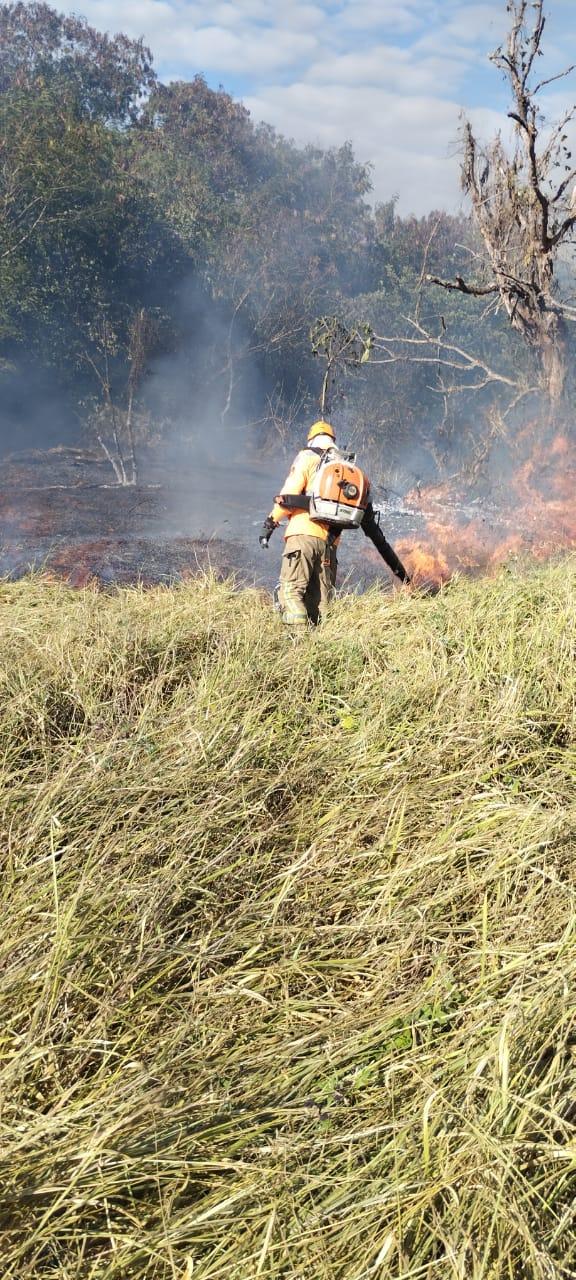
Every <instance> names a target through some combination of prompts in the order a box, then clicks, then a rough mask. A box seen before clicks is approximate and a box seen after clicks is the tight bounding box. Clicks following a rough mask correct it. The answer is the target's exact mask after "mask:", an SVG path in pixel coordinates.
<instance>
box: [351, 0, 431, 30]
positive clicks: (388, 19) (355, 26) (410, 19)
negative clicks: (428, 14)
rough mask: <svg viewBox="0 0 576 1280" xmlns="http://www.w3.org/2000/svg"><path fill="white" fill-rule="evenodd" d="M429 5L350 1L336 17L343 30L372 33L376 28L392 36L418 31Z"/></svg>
mask: <svg viewBox="0 0 576 1280" xmlns="http://www.w3.org/2000/svg"><path fill="white" fill-rule="evenodd" d="M427 8H428V5H427V4H425V3H421V4H420V5H418V4H397V3H396V0H380V2H379V3H378V2H375V0H350V3H348V4H346V5H345V6H344V8H343V9H342V10H341V11H340V13H339V14H337V15H336V19H335V21H336V23H337V25H338V26H340V27H341V28H344V29H347V30H348V32H352V31H370V30H372V29H374V28H378V29H382V30H386V31H388V32H389V33H390V34H392V33H395V34H399V33H400V34H405V33H409V32H411V31H415V30H417V28H418V27H420V25H421V23H422V19H423V18H424V17H425V11H426V10H427Z"/></svg>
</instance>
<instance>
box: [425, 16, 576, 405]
mask: <svg viewBox="0 0 576 1280" xmlns="http://www.w3.org/2000/svg"><path fill="white" fill-rule="evenodd" d="M507 8H508V10H509V12H510V14H511V25H510V31H509V34H508V39H507V42H506V46H505V47H504V46H503V47H501V48H499V49H497V50H496V51H495V53H493V54H492V57H491V61H492V62H493V63H494V65H495V66H496V67H498V69H499V70H500V71H502V72H503V74H504V76H505V78H506V79H507V81H508V84H509V87H510V90H511V96H512V106H511V110H510V111H509V112H508V115H509V118H510V119H511V120H512V121H513V122H514V126H515V145H514V148H513V151H512V153H511V154H508V153H507V152H506V150H505V147H504V145H503V143H502V139H501V138H500V136H498V137H496V138H495V139H494V140H493V141H492V143H491V144H490V145H489V146H487V147H480V146H479V145H478V143H477V141H476V138H475V136H474V133H473V131H472V126H471V124H470V123H469V122H468V121H467V122H465V125H464V155H463V161H462V186H463V189H464V191H465V192H466V194H467V195H468V196H469V198H470V201H471V204H472V212H473V216H474V220H475V223H476V226H477V229H478V231H479V234H480V237H481V240H482V243H483V246H484V250H485V255H486V257H485V263H484V271H483V278H481V279H480V280H478V281H477V282H466V281H464V280H463V279H462V277H459V276H457V277H456V279H455V281H446V280H439V279H438V278H437V277H435V276H429V277H428V279H429V280H430V281H431V282H432V283H434V284H437V285H440V286H441V287H442V288H445V289H446V288H447V289H457V290H459V291H460V292H461V293H466V294H471V295H473V296H483V295H486V294H490V293H493V294H494V295H495V297H496V298H497V299H498V301H499V302H500V304H501V305H502V306H503V307H504V310H505V311H506V314H507V316H508V318H509V320H510V323H511V325H512V326H513V328H514V329H515V330H516V331H517V332H518V333H520V334H521V336H522V338H523V339H524V341H525V342H526V343H527V345H528V346H529V347H530V349H531V350H532V351H534V353H535V355H536V358H537V362H538V370H539V382H540V386H541V387H542V389H543V390H544V391H545V392H546V394H547V396H548V398H549V400H550V403H551V405H552V406H553V407H556V406H558V404H559V402H560V401H561V400H562V399H563V396H564V392H565V387H566V377H567V371H568V334H567V322H568V321H573V320H575V319H576V311H575V310H574V308H573V307H570V306H569V305H568V304H567V303H565V302H563V301H562V298H561V296H560V294H559V291H558V288H557V285H556V280H555V275H554V269H555V264H556V260H557V257H558V252H559V249H560V246H561V245H562V244H563V243H564V242H565V241H566V240H567V238H568V236H569V233H570V232H571V230H572V227H573V226H574V223H575V222H576V206H575V201H574V192H573V190H572V188H573V183H574V179H575V178H576V169H574V168H573V166H572V164H571V152H570V150H569V147H568V143H567V135H566V132H565V131H566V126H567V124H568V122H569V120H571V119H572V116H573V115H574V111H575V108H574V107H571V108H570V110H569V111H567V112H566V114H565V115H564V117H563V119H562V120H561V121H560V122H559V123H557V124H556V125H555V126H554V127H553V128H552V129H551V131H547V132H546V134H545V135H543V134H542V127H541V124H540V118H539V94H540V91H541V90H542V89H543V88H544V87H545V86H546V85H548V84H549V83H550V80H549V79H548V80H541V81H540V82H539V83H534V82H533V80H534V77H533V72H534V68H535V64H536V59H537V58H538V56H539V55H540V54H541V44H542V36H543V33H544V27H545V22H546V19H545V16H544V14H543V0H535V2H534V0H532V3H529V0H509V2H508V4H507ZM529 10H530V11H531V12H532V13H533V14H534V17H533V19H532V22H531V23H529V21H528V11H529ZM572 70H574V68H573V67H569V68H568V69H567V70H566V71H564V72H562V73H561V76H554V77H552V78H553V79H554V80H556V79H560V78H562V77H563V76H566V75H568V74H569V72H571V71H572Z"/></svg>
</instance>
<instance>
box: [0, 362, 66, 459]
mask: <svg viewBox="0 0 576 1280" xmlns="http://www.w3.org/2000/svg"><path fill="white" fill-rule="evenodd" d="M75 404H76V396H75V395H74V393H73V390H72V389H70V390H69V391H68V393H67V392H66V390H65V389H64V388H63V387H62V383H61V380H59V377H58V374H57V373H56V371H55V370H51V369H46V368H43V367H42V366H41V365H39V364H38V362H37V361H36V360H31V359H26V358H24V359H22V358H20V359H19V362H18V365H17V366H11V365H10V364H9V365H8V368H7V369H6V370H5V371H3V372H2V394H1V397H0V456H1V457H5V456H6V455H7V454H10V453H13V452H15V451H21V450H26V449H52V448H54V447H56V446H57V445H62V444H71V443H73V442H74V441H77V440H78V438H79V435H80V423H79V419H78V415H77V412H76V411H75Z"/></svg>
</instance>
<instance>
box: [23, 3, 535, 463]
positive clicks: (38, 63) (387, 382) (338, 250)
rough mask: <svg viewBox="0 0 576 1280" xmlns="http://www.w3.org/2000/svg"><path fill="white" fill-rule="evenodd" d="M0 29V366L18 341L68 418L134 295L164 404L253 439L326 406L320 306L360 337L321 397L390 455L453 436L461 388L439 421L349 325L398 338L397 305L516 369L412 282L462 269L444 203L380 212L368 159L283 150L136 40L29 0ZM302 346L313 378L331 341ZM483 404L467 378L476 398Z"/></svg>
mask: <svg viewBox="0 0 576 1280" xmlns="http://www.w3.org/2000/svg"><path fill="white" fill-rule="evenodd" d="M0 39H1V40H2V43H3V64H2V79H1V81H0V89H1V91H2V96H1V99H0V242H1V245H2V252H1V254H0V364H1V363H3V365H4V366H5V367H6V366H8V365H9V366H10V367H11V370H12V372H11V374H10V377H11V378H13V379H17V378H18V370H19V368H21V370H22V374H21V376H23V377H25V376H26V374H25V370H26V367H27V365H26V362H27V361H28V360H29V358H30V354H31V353H32V354H33V357H34V360H35V363H36V364H37V366H39V367H40V368H49V369H51V370H52V371H54V370H55V371H56V373H57V376H58V378H59V379H60V383H61V386H62V389H63V392H66V393H67V394H69V395H70V396H71V398H72V399H73V400H74V403H75V406H76V410H77V412H78V414H79V416H80V417H81V418H86V415H87V413H88V410H89V407H90V406H91V405H93V403H94V401H95V400H98V397H101V378H100V377H99V374H98V372H97V371H95V368H94V366H95V365H96V366H98V369H100V364H99V361H100V359H101V348H102V342H101V334H102V331H103V327H105V329H106V333H107V335H108V337H107V343H108V347H109V365H108V370H107V373H106V377H107V378H108V379H109V382H110V387H111V392H112V395H113V396H114V395H117V394H120V390H119V389H121V388H122V387H125V386H126V383H127V379H128V378H129V349H130V338H129V335H130V332H131V331H132V328H133V325H134V321H135V317H136V316H137V315H139V314H141V313H142V311H143V310H144V311H146V312H147V313H151V314H152V313H153V314H154V317H155V321H156V324H157V328H158V332H159V333H160V332H161V334H162V349H163V352H164V353H165V354H170V353H172V354H174V355H177V356H178V367H179V374H178V377H179V379H180V384H179V387H178V389H177V392H178V393H177V394H176V395H175V397H174V403H173V404H172V403H170V404H168V403H166V404H165V406H164V411H165V417H166V418H170V419H171V420H172V422H175V423H177V422H178V415H179V414H180V415H182V414H183V409H182V406H183V405H184V406H186V409H185V416H186V420H187V418H188V415H189V406H190V404H191V403H196V402H200V403H202V405H203V406H204V405H205V404H206V403H207V402H209V403H210V405H211V410H212V412H213V413H214V414H215V415H216V416H218V415H220V416H221V418H222V420H223V421H229V422H230V423H232V422H234V421H237V420H242V421H244V422H246V421H247V422H250V421H251V422H254V423H256V422H258V423H260V428H259V429H260V439H261V441H262V443H263V444H266V442H267V439H268V438H269V437H270V435H271V432H270V426H271V422H272V421H273V423H274V432H273V433H272V438H273V440H274V441H276V440H277V433H278V430H280V432H281V435H282V436H283V438H284V440H285V442H286V443H287V444H289V443H290V439H289V436H290V432H295V431H297V432H300V430H301V427H302V418H303V417H306V416H308V415H310V414H313V415H316V414H317V413H318V411H319V408H321V407H322V405H325V404H326V402H327V401H326V394H327V392H328V390H329V387H328V383H330V377H328V383H327V382H326V379H324V385H323V383H322V373H320V371H319V361H318V359H317V358H315V355H316V356H317V355H318V353H319V351H320V347H319V345H318V341H317V338H318V334H319V332H320V331H319V330H318V329H317V330H315V334H316V337H315V338H314V339H313V342H312V346H311V344H310V330H311V329H312V328H313V327H314V326H315V325H317V323H318V317H336V318H337V319H336V321H335V323H337V324H339V325H341V326H343V328H344V330H345V331H347V332H350V333H353V334H355V335H356V338H355V339H354V342H358V343H359V344H360V345H359V348H358V350H359V352H360V354H359V356H358V359H356V356H355V355H353V358H352V359H348V357H347V358H346V359H344V357H343V355H342V353H341V355H340V356H338V360H337V363H338V362H339V364H340V366H341V369H342V372H343V373H345V372H346V371H353V372H354V377H353V378H351V379H348V378H346V377H343V378H341V379H340V381H339V385H338V387H337V389H336V395H335V402H334V411H335V412H336V413H337V414H338V415H339V418H340V420H341V423H342V426H346V427H347V428H348V429H352V431H353V434H354V437H355V440H356V443H358V444H363V445H368V444H372V445H374V447H375V449H376V451H377V452H379V453H380V455H381V454H382V451H383V449H385V450H386V454H387V457H388V459H393V457H394V454H395V453H396V455H399V454H400V453H401V452H402V451H404V452H405V451H406V448H405V446H406V443H407V442H408V441H410V442H412V444H413V445H414V446H415V447H416V448H420V449H421V450H423V451H425V450H426V449H428V448H429V446H430V442H431V441H432V440H437V438H438V432H439V430H440V429H441V431H442V432H443V433H444V443H445V445H446V448H448V447H449V446H450V447H452V443H453V442H452V441H451V432H452V433H453V432H454V431H455V430H456V429H457V430H458V431H459V432H460V435H461V436H462V438H463V439H464V437H465V436H466V428H465V427H463V426H462V421H464V423H466V421H469V423H470V435H471V437H473V435H474V429H476V430H477V429H478V422H479V420H480V417H481V415H480V414H479V412H478V404H476V402H474V405H473V404H472V402H470V404H468V403H467V402H466V398H464V400H463V401H459V402H458V418H457V419H456V418H455V417H453V416H452V415H451V402H450V405H448V404H447V400H446V397H445V396H444V393H443V386H442V379H441V378H440V376H439V370H438V368H435V367H434V365H433V364H432V365H430V364H427V365H417V364H414V363H412V362H410V361H408V360H405V361H403V362H401V363H396V364H387V363H386V361H385V360H382V359H380V358H379V359H378V360H375V359H373V352H372V351H371V337H370V334H371V331H372V330H374V331H375V332H380V333H382V332H386V333H391V332H392V333H404V334H405V333H409V332H410V327H409V326H410V319H411V318H413V317H414V316H415V315H416V316H418V317H419V318H420V319H421V320H422V321H423V322H425V323H426V324H428V325H430V326H431V327H432V329H434V326H439V325H440V324H442V325H444V326H445V328H446V330H447V332H448V333H449V335H450V338H451V339H452V340H453V341H456V342H461V343H462V344H463V345H464V346H465V347H467V348H470V347H471V348H473V349H474V350H475V351H477V352H478V353H479V354H480V355H481V356H482V357H483V358H485V359H488V360H489V361H490V360H495V361H497V362H499V366H500V367H501V368H502V369H503V370H506V369H507V368H508V369H517V368H518V364H519V361H520V360H522V359H525V357H524V356H523V355H522V354H521V353H519V352H518V349H517V344H516V343H515V342H514V341H513V340H512V338H511V336H510V331H509V327H508V326H507V323H506V321H505V320H504V319H503V318H502V316H499V315H497V314H495V313H491V314H489V315H486V314H485V313H484V311H483V310H482V305H481V304H480V303H478V304H474V302H473V301H472V300H470V299H467V298H463V297H460V296H459V295H457V294H449V295H446V294H442V295H441V296H440V295H439V291H438V290H436V291H434V290H432V289H430V288H426V287H425V286H424V283H423V282H424V277H425V275H426V273H431V272H432V273H438V274H440V275H443V276H453V275H454V274H456V273H457V272H459V271H464V270H465V267H466V265H467V263H468V261H469V258H470V254H471V253H473V252H475V250H476V249H477V245H476V242H475V240H474V236H473V233H472V230H471V227H470V225H469V222H468V221H467V220H466V219H463V218H461V217H450V216H449V215H447V214H445V213H441V212H440V213H438V214H431V215H430V216H428V217H426V218H422V219H417V218H402V217H399V216H398V215H397V213H396V210H395V203H394V200H393V199H391V200H390V201H389V202H388V203H387V204H385V205H380V206H378V207H377V208H376V209H375V210H372V209H371V208H370V206H369V205H368V203H367V199H366V197H367V196H368V194H369V192H370V172H369V167H368V166H366V165H362V164H360V163H358V161H357V160H356V159H355V157H354V154H353V152H352V149H351V147H350V145H349V144H345V145H343V146H341V147H339V148H335V149H333V150H327V151H324V150H321V149H319V148H316V147H310V146H309V147H303V148H300V147H296V146H295V145H294V144H292V143H290V142H288V141H287V140H286V139H284V138H282V137H280V136H279V135H277V134H276V133H275V132H274V130H273V129H271V128H270V127H268V126H263V125H260V126H256V125H254V123H253V121H252V120H251V118H250V116H249V113H248V112H247V111H246V109H245V108H244V107H243V106H242V105H241V104H240V103H238V102H235V101H234V99H233V98H232V97H231V96H230V95H229V94H227V93H226V92H224V90H222V89H220V90H218V91H215V90H212V89H210V88H209V87H208V85H207V84H206V82H205V80H204V79H203V78H202V77H201V76H197V77H196V78H195V79H194V80H193V81H192V82H191V83H185V82H176V83H173V84H170V85H167V86H166V85H161V84H159V83H158V82H157V80H156V78H155V76H154V72H153V70H152V68H151V64H150V55H149V53H148V51H147V50H146V49H145V48H144V47H143V46H142V43H141V42H140V41H132V40H129V39H128V38H127V37H125V36H117V37H114V38H113V39H112V38H110V37H108V36H105V35H102V34H101V33H99V32H97V31H95V30H94V29H93V28H91V27H90V26H89V25H88V24H87V23H86V22H85V21H84V20H83V19H78V18H75V17H64V16H62V15H59V14H57V13H56V12H55V11H54V10H52V9H50V8H49V7H48V6H47V5H45V4H41V3H36V2H35V3H33V4H29V5H26V4H22V3H19V2H18V3H10V4H8V5H4V6H3V7H2V8H1V9H0ZM322 342H323V345H322V351H321V354H322V357H323V360H324V363H325V370H324V371H323V372H326V374H327V375H328V366H330V368H332V366H333V365H334V360H333V358H332V348H334V342H335V340H334V335H333V336H332V338H331V340H330V344H329V345H330V352H328V350H327V347H326V343H325V342H324V339H322ZM340 346H341V344H340ZM327 356H328V359H327V361H326V357H327ZM492 401H493V393H492V392H490V391H488V392H487V393H486V394H485V395H481V396H480V402H479V406H480V408H488V407H490V405H491V403H492ZM182 421H184V418H183V419H182ZM286 424H289V425H286ZM157 425H159V424H157ZM464 447H466V445H464ZM437 458H438V455H436V460H437Z"/></svg>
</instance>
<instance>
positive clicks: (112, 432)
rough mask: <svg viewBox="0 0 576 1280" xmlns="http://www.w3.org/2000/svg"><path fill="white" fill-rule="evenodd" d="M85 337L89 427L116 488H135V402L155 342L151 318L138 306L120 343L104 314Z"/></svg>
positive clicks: (136, 476) (136, 474) (136, 470)
mask: <svg viewBox="0 0 576 1280" xmlns="http://www.w3.org/2000/svg"><path fill="white" fill-rule="evenodd" d="M89 336H90V345H87V346H86V347H85V349H84V353H83V355H84V360H85V362H86V364H87V365H88V366H89V368H90V369H91V370H92V373H93V375H94V378H95V382H96V386H97V388H98V394H97V397H96V400H95V402H94V404H93V408H92V412H91V413H90V415H89V427H90V430H91V431H92V432H93V434H94V436H95V438H96V440H97V442H98V444H99V445H100V448H101V449H102V452H103V453H104V456H105V457H106V459H107V460H108V462H109V463H110V466H111V467H112V470H113V472H114V476H115V479H116V482H117V484H120V485H132V484H137V482H138V465H137V458H136V444H135V431H134V424H135V413H136V402H137V397H138V393H139V391H140V389H141V387H142V383H143V381H144V377H145V374H146V371H147V367H148V360H149V356H150V351H151V349H152V346H153V344H154V342H155V338H156V327H155V324H154V320H153V318H152V316H151V315H150V314H149V312H147V311H146V310H145V309H144V308H143V307H141V308H140V309H139V310H138V311H137V312H135V314H134V315H133V316H132V317H131V319H130V322H129V325H128V337H127V343H126V344H125V345H124V344H123V343H122V342H121V340H120V339H119V337H118V335H117V333H116V332H115V330H114V328H113V326H112V324H111V323H110V321H109V319H108V317H107V315H106V314H105V313H104V312H102V314H101V315H100V317H99V319H98V323H97V324H96V325H95V326H93V327H92V328H91V331H90V335H89ZM118 363H120V364H121V367H122V378H121V379H119V377H118V373H117V370H116V366H117V365H118Z"/></svg>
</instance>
